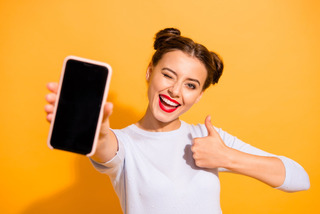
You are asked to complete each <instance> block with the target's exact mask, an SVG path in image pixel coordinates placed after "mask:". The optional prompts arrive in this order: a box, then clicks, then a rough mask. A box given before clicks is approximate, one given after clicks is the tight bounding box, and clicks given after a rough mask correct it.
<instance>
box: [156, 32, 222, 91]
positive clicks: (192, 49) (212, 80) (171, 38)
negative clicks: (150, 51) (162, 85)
mask: <svg viewBox="0 0 320 214" xmlns="http://www.w3.org/2000/svg"><path fill="white" fill-rule="evenodd" d="M153 47H154V49H155V50H156V52H155V53H154V55H153V57H152V61H151V63H152V65H154V66H156V65H157V63H158V62H159V60H160V59H161V58H162V56H163V55H164V54H165V53H168V52H170V51H174V50H180V51H183V52H184V53H186V54H189V55H190V56H192V57H196V58H197V59H198V60H200V61H201V62H202V63H203V64H204V65H205V67H206V69H207V72H208V75H207V79H206V81H205V83H204V85H203V89H202V90H205V89H207V88H208V87H209V86H210V84H213V85H214V84H216V83H218V81H219V78H220V76H221V75H222V70H223V62H222V60H221V59H220V58H219V56H218V55H217V54H216V53H214V52H212V51H209V50H208V49H207V48H206V47H205V46H203V45H201V44H198V43H196V42H194V41H193V40H192V39H190V38H187V37H184V36H181V33H180V31H179V30H178V29H176V28H166V29H164V30H160V31H159V32H158V33H157V34H156V36H155V41H154V44H153Z"/></svg>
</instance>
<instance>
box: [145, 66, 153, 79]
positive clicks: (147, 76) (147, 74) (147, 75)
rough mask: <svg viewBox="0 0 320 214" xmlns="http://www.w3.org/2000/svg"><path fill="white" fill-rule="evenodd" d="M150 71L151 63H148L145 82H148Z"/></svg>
mask: <svg viewBox="0 0 320 214" xmlns="http://www.w3.org/2000/svg"><path fill="white" fill-rule="evenodd" d="M151 73H152V66H151V64H150V65H149V66H148V69H147V72H146V80H147V82H149V79H150V76H151Z"/></svg>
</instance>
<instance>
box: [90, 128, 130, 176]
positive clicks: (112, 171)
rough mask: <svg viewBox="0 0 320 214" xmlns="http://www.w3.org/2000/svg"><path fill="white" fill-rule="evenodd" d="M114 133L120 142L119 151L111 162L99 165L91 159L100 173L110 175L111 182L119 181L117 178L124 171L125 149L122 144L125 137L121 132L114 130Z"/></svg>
mask: <svg viewBox="0 0 320 214" xmlns="http://www.w3.org/2000/svg"><path fill="white" fill-rule="evenodd" d="M112 131H113V132H114V133H115V135H116V137H117V141H118V151H117V153H116V155H115V156H114V157H113V158H112V159H111V160H109V161H107V162H105V163H98V162H96V161H94V160H92V159H91V158H90V161H91V163H92V165H93V166H94V168H95V169H96V170H97V171H99V172H100V173H104V174H107V175H109V177H110V178H111V180H117V178H119V176H120V175H121V172H122V170H123V164H124V157H125V148H124V145H123V143H122V142H123V140H122V138H123V136H122V135H121V132H120V130H112Z"/></svg>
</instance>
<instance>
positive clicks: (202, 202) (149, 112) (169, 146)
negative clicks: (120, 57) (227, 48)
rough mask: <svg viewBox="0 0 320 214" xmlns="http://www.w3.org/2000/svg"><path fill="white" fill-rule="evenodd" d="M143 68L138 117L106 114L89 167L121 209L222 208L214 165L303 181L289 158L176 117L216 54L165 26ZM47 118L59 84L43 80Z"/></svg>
mask: <svg viewBox="0 0 320 214" xmlns="http://www.w3.org/2000/svg"><path fill="white" fill-rule="evenodd" d="M154 48H155V50H156V52H155V54H154V56H153V58H152V61H151V62H150V64H149V66H148V70H147V75H146V78H147V82H148V99H149V104H148V107H147V109H146V113H145V115H144V116H143V117H142V118H141V120H139V121H138V122H137V123H135V124H132V125H130V126H128V127H126V128H124V129H120V130H115V129H110V127H109V116H110V115H111V112H112V108H113V105H112V104H111V103H107V104H106V105H105V108H104V120H103V122H102V126H101V130H100V138H99V143H98V146H97V150H96V153H95V154H94V155H93V156H92V157H91V159H90V160H91V162H92V164H93V165H94V167H95V168H96V169H97V170H98V171H100V172H102V173H106V174H108V175H109V176H110V179H111V181H112V184H113V186H114V189H115V191H116V193H117V195H118V197H119V199H120V203H121V207H122V209H123V212H124V213H128V214H144V213H146V214H149V213H152V214H163V213H168V214H176V213H186V214H188V213H190V214H194V213H201V214H207V213H208V214H209V213H210V214H220V213H221V208H220V181H219V176H218V174H219V171H222V170H220V169H223V171H225V170H227V171H229V172H234V173H237V174H242V175H246V176H250V177H253V178H256V179H258V180H260V181H262V182H264V183H266V184H268V185H270V186H272V187H276V188H277V189H280V190H283V191H287V192H293V191H301V190H306V189H308V188H309V185H310V184H309V177H308V174H307V173H306V172H305V170H304V169H303V168H302V167H301V166H300V165H299V164H298V163H297V162H295V161H293V160H291V159H289V158H286V157H284V156H276V155H273V154H270V153H267V152H265V151H262V150H259V149H257V148H255V147H252V146H250V145H248V144H246V143H244V142H242V141H241V140H239V139H237V138H236V137H234V136H231V135H230V134H228V133H227V132H225V131H223V130H222V129H218V128H215V127H214V126H213V125H212V124H211V118H210V116H207V118H206V119H205V122H204V124H199V125H190V124H187V123H186V122H184V121H181V120H180V119H179V118H180V116H181V115H182V114H183V113H185V112H186V111H188V110H189V109H190V108H191V107H192V106H193V105H194V104H195V103H197V102H198V101H199V100H200V99H201V96H202V94H203V93H204V91H205V89H206V88H207V87H209V85H210V84H215V83H217V82H218V80H219V78H220V76H221V74H222V70H223V64H222V61H221V60H220V58H219V57H218V55H217V54H215V53H213V52H210V51H208V50H207V49H206V48H205V47H204V46H202V45H200V44H197V43H195V42H194V41H193V40H191V39H189V38H186V37H183V36H181V35H180V31H179V30H177V29H173V28H167V29H164V30H162V31H160V32H159V33H157V35H156V39H155V43H154ZM48 87H49V89H50V90H51V91H52V94H51V95H50V96H48V97H50V99H48V102H49V103H50V104H49V107H50V108H49V107H47V108H46V109H47V113H48V116H47V119H48V120H49V121H50V118H51V114H52V111H51V110H50V109H52V105H54V103H55V93H56V89H57V84H49V85H48Z"/></svg>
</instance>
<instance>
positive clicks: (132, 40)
mask: <svg viewBox="0 0 320 214" xmlns="http://www.w3.org/2000/svg"><path fill="white" fill-rule="evenodd" d="M319 14H320V5H319V3H318V1H311V0H310V1H303V0H282V1H273V0H270V1H254V0H244V1H237V0H228V1H222V0H207V1H204V0H198V1H195V0H162V1H157V0H144V1H143V0H137V1H130V0H127V1H118V0H90V1H86V0H83V1H76V0H54V1H52V0H51V1H48V0H47V1H44V0H29V1H26V0H25V1H23V0H20V1H19V0H18V1H1V2H0V20H1V21H0V29H1V33H0V56H1V57H0V72H1V78H0V81H1V84H0V98H1V101H0V102H1V104H0V151H1V155H0V164H1V165H0V170H1V176H0V201H1V202H0V213H23V214H30V213H61V214H62V213H88V212H89V211H95V212H96V213H121V211H120V208H119V203H118V199H117V198H116V196H115V194H114V193H113V190H112V186H111V184H110V183H109V179H108V177H107V176H105V175H101V174H98V173H97V172H96V171H95V170H94V169H93V168H92V167H91V165H90V163H89V162H88V160H87V159H86V157H83V156H80V155H75V154H71V153H67V152H61V151H52V150H50V149H49V148H48V147H47V145H46V138H47V134H48V129H49V124H48V123H47V122H46V121H45V113H44V105H45V101H44V96H45V94H46V93H47V90H46V87H45V85H46V83H47V82H49V81H57V80H58V79H59V75H60V71H61V67H62V61H63V58H64V57H65V56H67V55H70V54H73V55H78V56H82V57H87V58H91V59H95V60H101V61H106V62H108V63H109V64H111V65H112V67H113V69H114V75H113V78H112V83H111V88H110V90H111V91H110V99H109V100H110V101H112V102H114V104H115V111H114V114H113V116H112V121H111V123H112V126H113V127H114V128H121V127H123V126H125V125H128V124H130V123H132V122H135V121H136V120H137V119H139V117H140V116H141V115H142V114H143V112H144V109H145V107H146V103H147V100H146V96H145V95H146V92H145V91H146V84H145V80H144V76H145V69H146V66H147V64H148V62H149V59H150V57H151V54H152V52H153V50H152V42H153V36H154V34H155V33H156V32H157V31H158V30H159V29H161V28H164V27H168V26H174V27H178V28H180V30H181V31H182V33H183V35H185V36H190V37H192V38H194V39H195V40H196V41H198V42H200V43H204V44H205V45H206V46H207V47H208V48H209V49H212V50H214V51H216V52H218V53H219V54H220V55H221V56H222V57H223V59H224V62H225V71H224V74H223V76H222V78H221V82H220V83H219V85H217V86H215V87H212V88H211V89H209V90H208V91H207V93H206V94H205V96H204V97H203V99H202V101H201V102H200V103H198V104H197V105H196V106H195V107H194V108H193V109H192V110H191V111H190V112H188V113H187V114H186V115H185V116H184V117H183V119H184V120H186V121H187V122H190V123H198V122H203V120H204V118H205V116H206V115H207V114H212V116H213V121H214V124H215V125H216V126H219V127H222V128H223V129H224V130H227V131H228V132H230V133H231V134H233V135H236V136H238V137H239V138H241V139H243V140H244V141H246V142H248V143H250V144H252V145H254V146H257V147H259V148H262V149H264V150H266V151H269V152H272V153H275V154H280V155H286V156H288V157H291V158H293V159H295V160H297V161H298V162H299V163H301V164H302V165H303V166H304V168H305V169H306V170H307V171H308V173H309V175H310V179H311V189H310V190H309V191H305V192H299V193H294V194H288V193H283V192H281V191H278V190H274V189H272V188H270V187H268V186H266V185H265V184H262V183H260V182H257V181H255V180H253V179H251V178H246V177H243V176H239V175H232V174H225V175H221V181H222V194H221V200H222V202H221V204H222V208H223V212H224V214H228V213H230V214H231V213H237V214H241V213H246V214H247V213H291V214H293V213H319V212H320V208H319V205H318V198H319V197H318V194H317V193H318V192H320V187H319V184H320V183H319V180H320V174H319V165H320V161H319V148H320V146H319V144H320V137H319V128H320V122H319V121H320V114H319V112H320V111H319V109H320V96H319V89H320V86H319V79H320V72H319V70H320V64H319V58H320V52H319V50H320V42H319V38H320V32H319V31H320V24H319V21H320V15H319ZM90 213H93V212H90Z"/></svg>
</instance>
